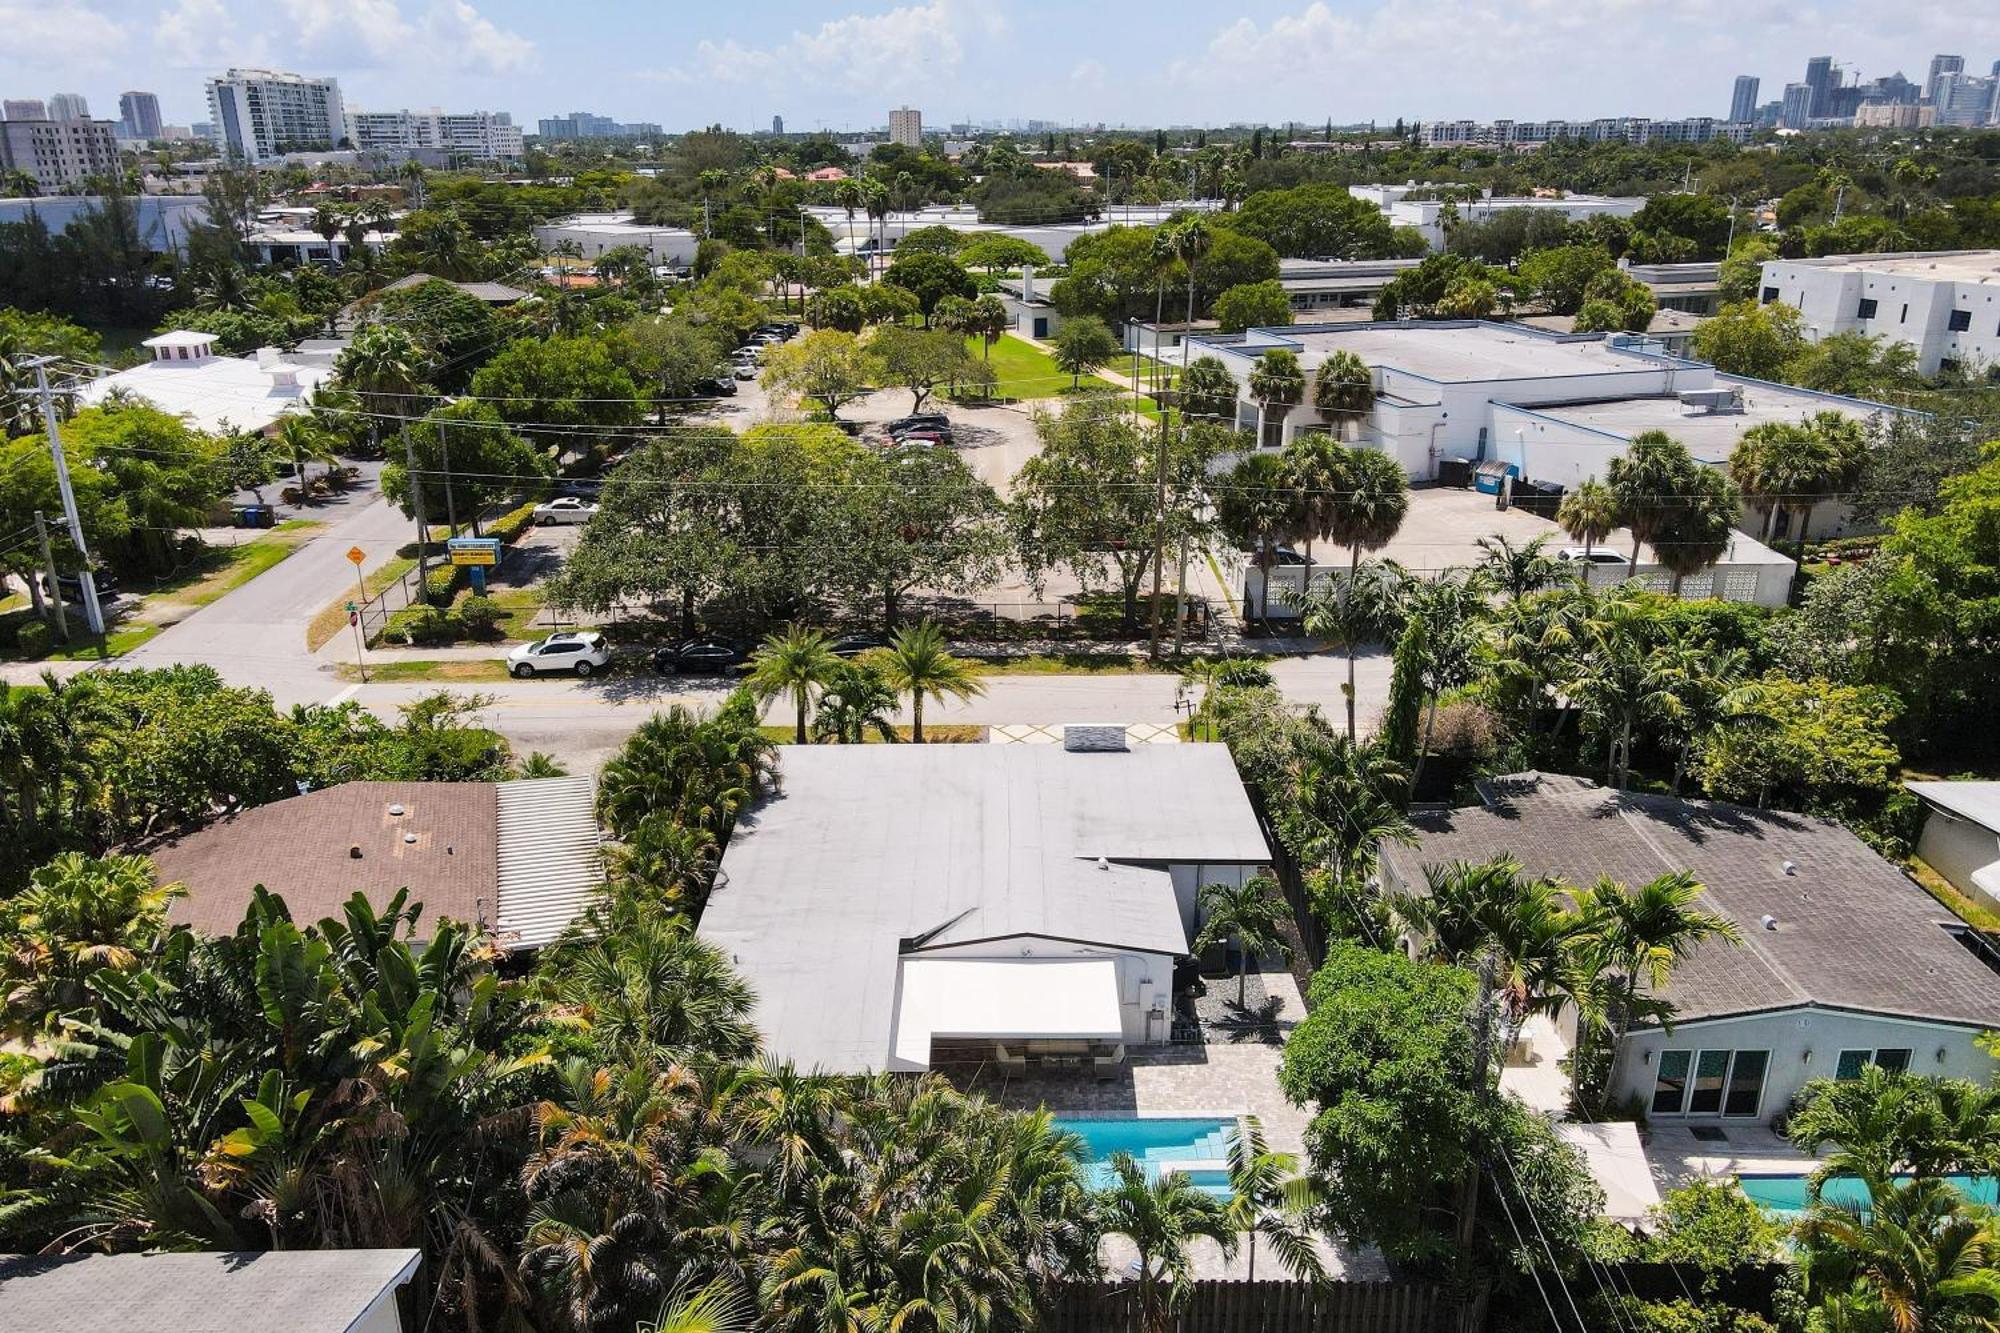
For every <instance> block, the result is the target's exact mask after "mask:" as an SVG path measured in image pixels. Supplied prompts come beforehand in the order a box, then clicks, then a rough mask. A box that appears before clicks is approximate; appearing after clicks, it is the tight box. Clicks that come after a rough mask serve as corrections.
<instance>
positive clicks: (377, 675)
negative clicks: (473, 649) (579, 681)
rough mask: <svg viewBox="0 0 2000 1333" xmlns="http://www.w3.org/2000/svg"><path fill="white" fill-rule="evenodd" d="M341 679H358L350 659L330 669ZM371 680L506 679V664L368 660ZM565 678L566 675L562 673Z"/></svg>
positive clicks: (492, 662)
mask: <svg viewBox="0 0 2000 1333" xmlns="http://www.w3.org/2000/svg"><path fill="white" fill-rule="evenodd" d="M334 674H335V675H337V676H339V677H340V679H342V680H360V679H361V672H360V670H359V669H358V668H357V667H356V666H355V665H354V663H352V662H342V663H341V664H340V665H339V666H338V667H336V668H335V669H334ZM368 679H369V680H371V681H399V680H400V681H410V680H442V681H499V680H507V679H509V677H508V674H507V664H506V663H505V662H503V661H501V660H499V659H498V658H494V659H492V660H490V661H478V662H370V663H369V664H368ZM565 679H567V677H565Z"/></svg>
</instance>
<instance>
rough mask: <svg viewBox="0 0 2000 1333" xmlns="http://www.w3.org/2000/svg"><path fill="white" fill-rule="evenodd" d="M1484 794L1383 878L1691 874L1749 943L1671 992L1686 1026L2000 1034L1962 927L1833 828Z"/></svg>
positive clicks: (1705, 804) (1499, 784) (1574, 790)
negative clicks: (1495, 865)
mask: <svg viewBox="0 0 2000 1333" xmlns="http://www.w3.org/2000/svg"><path fill="white" fill-rule="evenodd" d="M1484 795H1485V798H1486V801H1487V804H1486V805H1483V806H1472V807H1469V808H1466V809H1459V810H1443V811H1426V812H1420V813H1418V814H1416V815H1414V816H1413V818H1412V822H1413V823H1414V824H1415V825H1416V826H1417V831H1418V840H1417V844H1416V845H1415V846H1413V847H1405V846H1396V845H1388V846H1385V847H1384V849H1383V861H1384V862H1385V864H1387V865H1388V866H1389V867H1390V869H1391V870H1392V871H1393V872H1394V874H1395V876H1396V877H1397V878H1398V879H1399V880H1401V881H1402V882H1403V883H1405V884H1411V885H1421V884H1422V883H1423V867H1424V866H1425V865H1430V864H1437V863H1440V862H1446V861H1484V860H1486V859H1487V858H1489V857H1494V856H1502V855H1505V856H1511V857H1513V858H1514V859H1515V860H1517V861H1519V862H1520V863H1521V866H1522V868H1523V869H1524V870H1526V871H1527V873H1529V874H1530V875H1537V876H1540V875H1552V876H1556V877H1558V878H1560V879H1562V880H1564V881H1566V882H1568V883H1571V884H1590V883H1594V882H1595V881H1596V880H1597V878H1598V877H1599V876H1601V875H1608V876H1610V877H1611V878H1612V879H1615V880H1617V881H1619V882H1621V883H1623V884H1625V885H1627V886H1628V887H1636V886H1638V885H1640V884H1644V883H1646V882H1647V881H1649V880H1652V879H1654V878H1656V877H1658V876H1660V875H1662V874H1665V873H1667V872H1669V871H1675V870H1686V871H1689V872H1691V873H1692V874H1693V875H1694V876H1695V878H1697V879H1699V880H1700V881H1701V882H1702V884H1703V885H1704V886H1705V887H1706V889H1707V891H1706V892H1705V893H1704V894H1703V895H1702V896H1701V899H1700V901H1699V902H1698V903H1697V906H1700V907H1703V908H1705V909H1707V910H1709V911H1713V912H1717V913H1720V914H1721V915H1723V916H1726V917H1728V918H1730V919H1731V920H1732V921H1734V922H1735V923H1736V924H1737V926H1738V928H1739V929H1741V931H1742V932H1743V945H1742V947H1740V948H1736V947H1732V946H1731V945H1729V944H1727V943H1723V942H1718V941H1708V942H1706V943H1703V944H1701V945H1700V946H1698V947H1697V948H1696V949H1695V951H1694V954H1693V955H1692V956H1691V957H1690V958H1688V959H1687V961H1686V962H1684V963H1682V964H1681V966H1680V967H1679V968H1678V969H1677V970H1676V971H1675V973H1674V976H1673V981H1672V982H1671V983H1670V985H1669V986H1668V988H1667V990H1666V998H1667V999H1669V1000H1670V1001H1672V1002H1673V1004H1674V1006H1675V1008H1676V1010H1677V1014H1676V1019H1677V1021H1680V1022H1687V1021H1690V1020H1695V1019H1703V1018H1725V1017H1730V1016H1733V1015H1738V1014H1746V1013H1756V1012H1760V1011H1767V1010H1773V1009H1787V1008H1798V1007H1802V1006H1808V1005H1816V1006H1821V1007H1827V1008H1837V1009H1849V1010H1855V1011H1859V1012H1864V1013H1872V1014H1886V1015H1892V1016H1896V1017H1902V1018H1916V1019H1924V1020H1929V1021H1934V1022H1945V1023H1952V1024H1962V1025H1967V1026H1980V1027H1992V1026H1995V1025H1996V1024H2000V975H1995V974H1994V973H1993V972H1990V971H1988V970H1987V968H1986V967H1985V965H1984V964H1982V963H1981V962H1980V961H1979V960H1978V959H1976V958H1974V957H1973V956H1972V954H1971V953H1970V952H1968V951H1967V950H1966V949H1965V948H1964V947H1963V946H1961V945H1960V944H1959V943H1958V942H1957V941H1956V940H1954V939H1952V937H1951V935H1950V934H1949V933H1948V932H1947V931H1946V930H1945V929H1944V924H1941V923H1945V924H1948V923H1949V922H1950V920H1951V915H1950V913H1948V912H1946V911H1945V910H1944V909H1943V908H1941V907H1939V906H1938V905H1937V904H1936V903H1935V902H1933V901H1932V900H1931V898H1930V896H1929V895H1928V894H1926V893H1925V892H1924V891H1923V890H1922V889H1920V888H1918V887H1917V886H1916V885H1915V884H1912V883H1911V882H1910V881H1909V880H1907V879H1905V878H1904V877H1903V875H1902V874H1901V873H1900V872H1898V871H1897V870H1896V868H1895V867H1894V866H1891V865H1890V864H1889V863H1888V862H1887V861H1884V860H1883V859H1882V858H1881V857H1879V856H1877V855H1876V854H1875V853H1874V852H1873V851H1871V850H1869V848H1868V846H1867V844H1865V843H1863V842H1862V841H1861V840H1860V839H1859V838H1857V837H1855V836H1854V835H1853V834H1852V833H1850V832H1848V831H1847V830H1846V829H1844V828H1842V827H1841V826H1840V825H1838V824H1836V823H1833V822H1832V821H1831V820H1824V819H1817V818H1814V817H1813V816H1811V815H1799V814H1789V813H1785V812H1782V811H1775V810H1753V809H1750V808H1748V807H1745V806H1738V805H1726V804H1723V803H1721V802H1715V801H1680V800H1675V799H1673V798H1672V797H1666V796H1645V795H1640V794H1637V793H1634V792H1620V791H1612V790H1608V789H1605V788H1599V787H1595V786H1591V785H1588V784H1586V783H1583V782H1581V781H1579V780H1578V779H1575V778H1570V777H1560V776H1555V775H1550V774H1539V773H1529V774H1515V775H1511V776H1509V777H1507V778H1503V779H1497V780H1494V781H1492V782H1490V783H1488V784H1487V785H1486V788H1485V791H1484ZM1787 861H1789V862H1791V863H1792V865H1793V867H1794V873H1792V874H1786V873H1785V869H1784V866H1785V863H1786V862H1787ZM1766 915H1769V916H1771V917H1773V918H1775V920H1776V922H1777V929H1775V930H1767V929H1765V928H1764V926H1763V924H1762V922H1763V918H1764V917H1765V916H1766Z"/></svg>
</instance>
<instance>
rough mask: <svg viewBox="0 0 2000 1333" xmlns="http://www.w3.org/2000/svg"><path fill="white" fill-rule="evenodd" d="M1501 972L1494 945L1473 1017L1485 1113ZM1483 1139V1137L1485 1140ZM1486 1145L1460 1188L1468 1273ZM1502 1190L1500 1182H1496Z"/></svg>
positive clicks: (1466, 1315)
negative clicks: (1496, 991)
mask: <svg viewBox="0 0 2000 1333" xmlns="http://www.w3.org/2000/svg"><path fill="white" fill-rule="evenodd" d="M1498 970H1499V959H1498V958H1497V957H1496V956H1495V950H1494V948H1493V946H1492V945H1491V944H1489V945H1487V946H1486V951H1485V952H1484V953H1483V954H1482V955H1481V956H1480V959H1479V999H1478V1001H1477V1002H1476V1007H1475V1008H1474V1010H1473V1013H1472V1040H1473V1049H1472V1095H1473V1097H1474V1099H1475V1100H1476V1101H1477V1102H1478V1103H1479V1107H1480V1109H1481V1110H1482V1111H1483V1110H1484V1109H1485V1108H1486V1106H1487V1105H1488V1103H1490V1102H1491V1101H1492V1100H1493V1089H1492V1087H1491V1080H1490V1079H1488V1078H1487V1076H1486V1069H1487V1062H1488V1059H1489V1058H1490V1056H1491V1053H1492V1048H1493V982H1494V974H1495V973H1496V972H1497V971H1498ZM1482 1138H1483V1136H1482ZM1486 1147H1487V1145H1486V1144H1485V1143H1484V1142H1475V1143H1474V1144H1473V1145H1472V1153H1471V1157H1470V1159H1469V1160H1468V1161H1467V1162H1466V1164H1465V1175H1464V1178H1463V1180H1462V1181H1461V1183H1460V1186H1459V1191H1460V1192H1459V1201H1458V1251H1459V1257H1460V1262H1461V1263H1463V1264H1464V1265H1466V1267H1467V1268H1468V1269H1469V1268H1470V1267H1471V1263H1472V1240H1473V1236H1474V1235H1475V1234H1476V1232H1477V1225H1476V1224H1477V1222H1478V1216H1479V1175H1480V1173H1481V1172H1482V1171H1484V1170H1485V1169H1486V1163H1485V1160H1484V1157H1483V1154H1484V1153H1485V1151H1486ZM1494 1187H1495V1188H1496V1189H1497V1188H1499V1182H1498V1181H1497V1180H1496V1181H1495V1182H1494ZM1472 1308H1473V1307H1472V1302H1471V1301H1469V1300H1468V1301H1467V1302H1466V1304H1465V1305H1464V1306H1463V1307H1462V1308H1461V1310H1460V1313H1459V1327H1460V1328H1461V1329H1467V1326H1468V1322H1469V1320H1470V1318H1471V1313H1472Z"/></svg>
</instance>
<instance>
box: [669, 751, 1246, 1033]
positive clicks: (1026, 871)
mask: <svg viewBox="0 0 2000 1333" xmlns="http://www.w3.org/2000/svg"><path fill="white" fill-rule="evenodd" d="M781 768H782V782H783V791H782V794H780V795H778V796H776V797H774V798H772V799H771V800H769V801H767V802H766V803H764V804H763V805H761V806H760V807H759V808H758V809H756V810H755V811H753V812H751V814H750V815H748V816H747V817H746V818H745V820H744V822H743V826H742V827H741V828H740V829H739V831H738V832H737V834H736V835H735V837H734V838H732V839H731V841H730V844H729V850H728V851H727V853H726V854H725V855H724V856H723V859H722V868H721V876H720V878H719V880H718V883H717V887H716V888H715V890H714V892H713V893H712V894H711V895H710V897H709V902H708V906H707V909H706V910H705V912H704V913H703V915H702V921H701V935H702V937H703V938H704V939H707V940H709V941H710V942H711V943H713V944H715V945H716V946H717V947H718V948H720V949H721V950H723V951H724V952H725V953H727V954H728V955H730V957H731V959H732V960H733V962H734V964H735V965H736V967H737V968H738V970H739V971H740V972H741V973H742V975H743V976H744V978H745V979H746V980H747V981H748V982H749V983H750V985H751V986H752V988H753V989H755V991H756V992H757V1012H756V1022H757V1025H758V1028H759V1030H760V1031H761V1032H762V1034H763V1038H764V1044H765V1047H766V1049H768V1050H770V1051H771V1052H772V1053H773V1054H775V1055H777V1056H779V1057H781V1058H784V1059H789V1060H792V1061H795V1062H796V1063H798V1064H800V1065H801V1066H805V1067H818V1068H821V1069H825V1070H828V1071H837V1072H858V1071H862V1070H879V1069H882V1068H885V1067H886V1066H887V1063H888V1059H889V1053H890V1041H891V1036H892V1033H893V1029H894V1025H895V1015H896V990H897V981H898V973H899V970H900V969H899V959H900V958H901V957H902V956H903V954H904V950H903V947H902V943H903V941H905V940H906V939H913V938H915V937H919V936H926V935H928V936H929V938H927V939H925V940H924V941H923V944H922V947H923V948H926V949H932V950H935V949H941V948H947V947H957V948H965V949H967V952H968V953H969V954H970V956H981V954H980V951H979V948H978V946H979V945H980V944H982V943H984V942H990V941H995V940H1002V939H1021V938H1024V937H1035V938H1040V939H1047V940H1053V941H1063V942H1068V943H1071V944H1093V945H1102V946H1106V947H1109V948H1113V949H1128V950H1133V951H1137V952H1146V953H1165V954H1181V953H1184V952H1186V950H1187V938H1186V935H1185V933H1184V932H1183V930H1182V926H1181V918H1180V912H1179V908H1178V906H1177V905H1176V903H1175V899H1174V893H1173V886H1172V882H1171V877H1170V876H1169V875H1168V874H1167V873H1166V872H1165V870H1164V867H1165V866H1167V865H1170V864H1200V863H1208V864H1214V865H1244V864H1263V863H1265V862H1266V861H1268V860H1269V858H1270V849H1269V848H1268V847H1267V846H1266V844H1265V842H1264V837H1263V833H1262V831H1261V829H1260V828H1259V826H1258V824H1257V820H1256V816H1255V815H1254V814H1253V813H1252V812H1251V809H1250V802H1249V798H1248V797H1247V796H1246V795H1245V794H1244V791H1243V786H1242V784H1241V782H1240V781H1238V779H1237V776H1236V767H1235V764H1234V763H1233V762H1232V761H1231V760H1230V757H1229V751H1228V749H1227V748H1226V747H1224V746H1221V745H1141V746H1138V747H1136V748H1134V749H1132V750H1129V751H1117V752H1110V753H1072V752H1069V751H1066V750H1064V749H1063V748H1062V747H1061V746H1059V745H921V746H919V745H865V746H864V745H852V746H848V745H841V746H788V747H786V748H785V750H784V751H783V757H782V760H781ZM1100 857H1101V858H1104V859H1105V860H1106V861H1107V862H1108V863H1109V864H1108V865H1107V866H1105V867H1103V868H1100V867H1099V866H1098V864H1097V862H1098V859H1099V858H1100ZM933 932H934V933H933ZM968 946H970V947H969V948H968ZM994 952H998V951H994ZM1011 952H1018V951H1011ZM986 956H991V953H990V952H989V953H988V954H987V955H986Z"/></svg>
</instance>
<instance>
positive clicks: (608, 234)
mask: <svg viewBox="0 0 2000 1333" xmlns="http://www.w3.org/2000/svg"><path fill="white" fill-rule="evenodd" d="M566 241H568V242H574V243H575V244H576V246H577V248H578V249H579V250H580V251H581V252H582V254H583V257H584V258H585V259H597V258H599V257H600V256H602V255H603V254H604V253H605V252H606V251H607V250H616V249H619V248H621V247H623V246H628V245H635V246H637V247H639V248H640V249H641V250H644V251H645V252H646V254H647V256H648V257H649V258H650V259H651V260H652V262H653V263H654V264H655V265H662V264H664V265H669V266H671V267H673V268H688V267H690V266H691V265H693V263H694V252H695V247H696V245H698V244H699V242H700V238H699V237H697V236H696V235H695V234H694V233H693V232H691V231H689V230H688V229H687V228H685V227H656V226H653V225H652V224H650V223H645V222H640V221H639V220H638V219H636V218H634V217H633V216H632V214H630V213H578V214H576V215H575V216H573V217H567V218H557V219H556V220H555V221H553V222H545V223H543V224H541V225H540V226H538V227H536V228H535V244H536V245H538V246H540V247H541V248H542V251H543V253H545V254H553V253H554V252H555V250H556V247H558V246H560V245H562V244H563V243H564V242H566Z"/></svg>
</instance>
